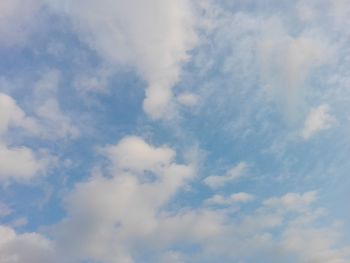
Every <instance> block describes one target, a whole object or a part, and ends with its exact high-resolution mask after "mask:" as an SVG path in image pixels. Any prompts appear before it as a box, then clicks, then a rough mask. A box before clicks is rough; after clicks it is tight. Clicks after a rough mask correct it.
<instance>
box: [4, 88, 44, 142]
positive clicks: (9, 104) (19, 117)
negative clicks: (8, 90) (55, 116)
mask: <svg viewBox="0 0 350 263" xmlns="http://www.w3.org/2000/svg"><path fill="white" fill-rule="evenodd" d="M0 108H1V112H0V136H2V135H4V134H5V133H6V132H7V131H8V129H9V128H11V127H15V126H17V127H21V128H24V129H26V130H27V131H29V132H32V133H36V132H38V129H39V127H38V125H37V123H36V121H35V120H34V119H33V118H29V117H27V116H26V115H25V113H24V112H23V110H22V109H21V108H20V107H19V106H18V105H17V103H16V101H15V100H14V99H13V98H11V97H10V96H8V95H6V94H4V93H0Z"/></svg>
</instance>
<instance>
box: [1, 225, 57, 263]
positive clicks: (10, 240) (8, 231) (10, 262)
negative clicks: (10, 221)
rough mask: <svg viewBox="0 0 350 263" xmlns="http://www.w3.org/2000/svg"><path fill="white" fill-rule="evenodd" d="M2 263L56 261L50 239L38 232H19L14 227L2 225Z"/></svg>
mask: <svg viewBox="0 0 350 263" xmlns="http://www.w3.org/2000/svg"><path fill="white" fill-rule="evenodd" d="M0 262H1V263H47V262H56V261H55V259H54V256H53V247H52V244H51V242H50V241H49V240H47V239H46V238H44V237H43V236H41V235H39V234H37V233H24V234H17V233H16V232H15V231H14V230H13V229H12V228H10V227H7V226H3V225H0Z"/></svg>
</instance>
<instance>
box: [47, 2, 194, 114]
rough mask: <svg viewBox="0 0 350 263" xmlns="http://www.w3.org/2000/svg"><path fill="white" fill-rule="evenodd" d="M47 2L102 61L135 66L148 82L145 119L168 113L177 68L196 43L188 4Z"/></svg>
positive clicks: (192, 14)
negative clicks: (70, 24)
mask: <svg viewBox="0 0 350 263" xmlns="http://www.w3.org/2000/svg"><path fill="white" fill-rule="evenodd" d="M51 3H52V5H53V6H54V7H55V8H56V9H57V10H60V11H63V12H64V13H66V14H67V15H68V16H69V17H70V18H71V21H72V23H73V25H74V27H75V29H76V30H77V32H78V33H79V35H80V36H81V39H82V40H83V41H85V42H86V43H87V44H88V45H89V46H90V47H91V48H92V49H94V50H96V51H97V52H98V53H99V54H100V55H101V56H102V57H103V58H104V59H105V60H106V61H108V62H109V63H112V64H116V63H117V64H126V65H131V66H133V67H135V68H136V70H137V71H138V73H139V74H140V76H142V77H143V78H144V79H145V80H146V81H147V82H148V87H147V89H146V98H145V100H144V103H143V107H144V110H145V112H146V113H147V114H148V115H149V116H150V117H151V118H154V119H159V118H164V117H166V114H169V111H170V109H171V106H170V105H171V104H172V100H173V95H172V87H173V86H174V84H175V83H176V82H177V81H178V80H179V79H180V71H181V64H182V63H183V62H185V61H186V60H187V59H188V57H189V56H188V51H189V50H190V49H191V48H192V47H193V46H194V44H195V43H196V34H195V29H194V27H195V16H194V13H193V12H192V6H191V2H190V1H188V0H180V1H171V0H167V1H160V0H147V1H140V0H132V1H126V0H118V1H111V0H104V1H94V0H88V1H80V0H79V1H73V2H69V3H68V2H67V1H51ZM91 10H94V12H91ZM169 107H170V108H169Z"/></svg>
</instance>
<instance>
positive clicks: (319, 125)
mask: <svg viewBox="0 0 350 263" xmlns="http://www.w3.org/2000/svg"><path fill="white" fill-rule="evenodd" d="M329 111H330V107H329V105H328V104H322V105H320V106H318V107H317V108H314V109H311V111H310V112H309V114H308V116H307V117H306V120H305V123H304V127H303V129H302V131H301V136H302V137H303V138H304V140H308V139H310V138H311V137H313V136H314V135H315V134H317V133H319V132H320V131H323V130H327V129H330V128H331V127H332V126H334V125H335V124H336V123H337V121H336V119H335V118H334V117H333V116H332V115H331V114H329Z"/></svg>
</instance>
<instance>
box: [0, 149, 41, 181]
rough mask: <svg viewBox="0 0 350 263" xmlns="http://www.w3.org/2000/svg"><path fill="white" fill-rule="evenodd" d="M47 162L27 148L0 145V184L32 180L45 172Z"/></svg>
mask: <svg viewBox="0 0 350 263" xmlns="http://www.w3.org/2000/svg"><path fill="white" fill-rule="evenodd" d="M47 162H48V160H47V157H46V159H45V158H44V157H42V158H40V157H38V156H37V155H36V154H35V153H34V152H33V151H32V150H31V149H30V148H28V147H24V146H21V147H8V146H6V145H4V144H1V143H0V182H1V181H7V180H8V179H15V180H19V181H27V180H29V179H32V178H33V177H35V176H38V175H40V174H42V173H43V171H45V169H46V167H47V165H48V163H47Z"/></svg>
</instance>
